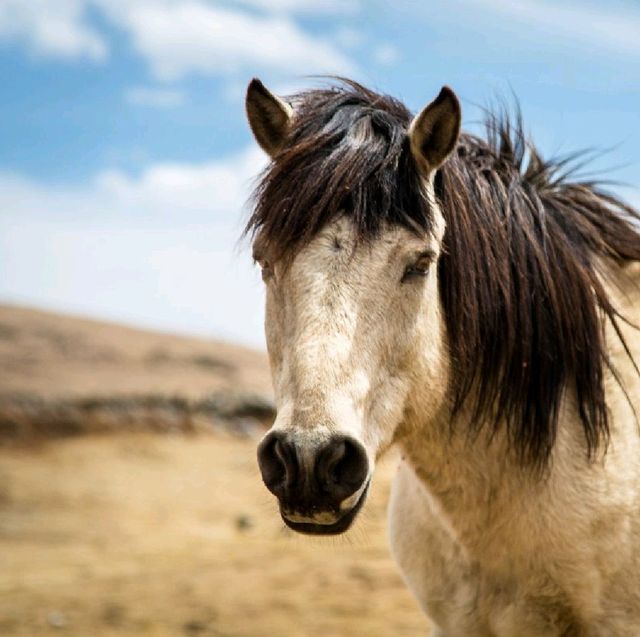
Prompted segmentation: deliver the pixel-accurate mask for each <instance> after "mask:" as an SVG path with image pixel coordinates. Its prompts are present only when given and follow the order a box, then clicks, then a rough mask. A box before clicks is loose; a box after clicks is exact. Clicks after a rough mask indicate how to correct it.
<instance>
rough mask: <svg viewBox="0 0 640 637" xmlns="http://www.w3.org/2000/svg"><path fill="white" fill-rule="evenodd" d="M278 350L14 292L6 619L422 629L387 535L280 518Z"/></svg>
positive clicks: (2, 565) (2, 389)
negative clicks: (316, 533)
mask: <svg viewBox="0 0 640 637" xmlns="http://www.w3.org/2000/svg"><path fill="white" fill-rule="evenodd" d="M269 387H270V384H269V376H268V370H267V365H266V361H265V357H264V355H262V354H260V353H256V352H252V351H250V350H247V349H243V348H239V347H235V346H231V345H228V344H224V343H216V342H210V341H204V340H199V339H193V338H186V337H178V336H172V335H166V334H157V333H151V332H146V331H142V330H135V329H131V328H127V327H122V326H118V325H112V324H107V323H99V322H95V321H88V320H84V319H77V318H70V317H66V316H60V315H56V314H52V313H45V312H38V311H34V310H29V309H24V308H15V307H7V306H4V307H3V306H0V443H1V444H0V635H2V636H3V637H4V636H14V635H22V636H24V637H27V636H28V637H37V636H39V635H70V636H76V637H88V636H94V635H95V636H102V635H105V636H107V637H109V636H118V637H125V636H127V637H129V636H138V635H141V636H146V635H153V636H165V635H166V636H170V635H171V636H175V635H210V636H218V637H261V636H267V635H268V636H278V637H293V636H296V637H297V636H303V637H304V636H310V637H314V636H320V635H322V636H324V637H329V636H331V637H334V636H335V637H339V636H345V637H347V636H349V637H351V636H353V637H359V636H361V637H365V636H367V637H376V636H387V635H388V636H391V635H394V636H397V635H407V636H413V635H416V636H417V635H420V636H424V635H425V634H426V632H427V626H426V622H425V620H424V619H423V617H422V616H421V614H420V613H419V611H418V609H417V607H416V605H415V603H414V601H413V600H412V598H411V597H410V595H409V593H408V592H407V591H406V589H405V587H404V585H403V584H402V582H401V580H400V577H399V575H398V572H397V570H396V567H395V565H394V564H393V562H392V561H391V558H390V556H389V552H388V549H387V542H386V538H385V522H384V518H385V514H384V509H385V505H386V498H387V495H388V488H389V480H390V477H391V475H392V472H393V462H392V461H389V462H388V463H387V464H386V465H384V466H383V467H381V469H380V470H379V471H378V474H377V477H376V481H375V484H374V488H373V490H372V494H371V498H370V501H369V503H368V505H367V507H365V510H364V511H363V515H362V516H361V519H360V520H359V521H358V523H357V524H356V526H355V528H354V529H353V530H352V531H350V532H349V534H347V535H346V536H344V537H341V538H333V539H328V540H322V541H321V540H315V539H312V538H303V537H300V536H296V535H294V534H292V533H291V532H289V531H287V530H286V529H285V528H284V527H283V525H282V523H281V522H279V521H278V516H277V512H276V509H275V506H274V503H273V501H272V499H271V497H270V496H269V494H268V493H267V492H266V489H264V487H263V486H262V485H261V483H260V478H259V475H258V471H257V467H256V464H255V444H256V442H255V441H256V437H257V436H259V435H260V433H261V431H262V430H263V428H264V426H265V424H266V423H267V422H268V420H269V418H270V417H271V416H272V407H271V404H270V398H269Z"/></svg>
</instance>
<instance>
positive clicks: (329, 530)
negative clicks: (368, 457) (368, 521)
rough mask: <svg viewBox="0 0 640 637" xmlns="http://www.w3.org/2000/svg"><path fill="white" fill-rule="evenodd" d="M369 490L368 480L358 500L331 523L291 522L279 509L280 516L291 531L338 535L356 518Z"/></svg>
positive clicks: (306, 533) (307, 533) (305, 533)
mask: <svg viewBox="0 0 640 637" xmlns="http://www.w3.org/2000/svg"><path fill="white" fill-rule="evenodd" d="M368 491H369V482H367V486H366V487H365V488H364V489H363V490H362V493H361V494H360V497H359V498H358V501H357V502H356V503H355V504H354V505H353V507H351V508H350V509H349V510H348V511H347V512H346V513H344V514H343V515H342V516H341V517H340V518H338V520H337V521H336V522H334V523H333V524H314V523H312V522H293V521H291V520H288V519H287V518H286V517H285V515H284V514H283V513H282V511H280V516H281V517H282V520H283V521H284V523H285V524H286V525H287V526H288V527H289V528H290V529H292V530H293V531H296V532H297V533H303V534H304V535H340V534H341V533H344V532H345V531H347V530H348V529H349V528H350V527H351V525H352V524H353V521H354V520H355V519H356V516H357V515H358V513H359V511H360V509H361V508H362V505H363V504H364V502H365V500H366V499H367V492H368Z"/></svg>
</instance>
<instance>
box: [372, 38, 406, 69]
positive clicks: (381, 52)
mask: <svg viewBox="0 0 640 637" xmlns="http://www.w3.org/2000/svg"><path fill="white" fill-rule="evenodd" d="M373 59H374V60H375V61H376V62H378V64H382V65H383V66H391V65H392V64H395V63H396V62H397V61H398V60H399V59H400V51H398V49H397V48H396V47H395V46H394V45H393V44H390V43H388V42H386V43H384V44H379V45H378V46H377V47H376V48H375V49H374V50H373Z"/></svg>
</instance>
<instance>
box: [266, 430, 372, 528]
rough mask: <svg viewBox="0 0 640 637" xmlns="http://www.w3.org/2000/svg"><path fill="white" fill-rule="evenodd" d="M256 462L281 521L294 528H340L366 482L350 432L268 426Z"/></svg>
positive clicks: (361, 452)
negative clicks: (321, 433)
mask: <svg viewBox="0 0 640 637" xmlns="http://www.w3.org/2000/svg"><path fill="white" fill-rule="evenodd" d="M258 465H259V466H260V471H261V473H262V479H263V481H264V483H265V485H266V487H267V489H269V491H271V493H273V494H274V495H275V496H276V497H277V498H278V502H279V504H280V514H281V516H282V519H283V520H284V522H285V524H286V525H287V526H288V527H289V528H291V529H293V530H294V531H298V532H299V533H308V534H313V535H336V534H338V533H343V532H344V531H346V530H347V529H348V528H349V527H350V526H351V523H352V522H353V520H354V519H355V517H356V515H357V514H358V511H359V510H360V509H361V508H362V505H363V504H364V501H365V499H366V495H367V491H368V488H369V461H368V459H367V453H366V451H365V449H364V447H363V446H362V444H360V443H359V442H358V441H357V440H355V439H354V438H351V437H350V436H345V435H338V434H334V435H332V436H330V437H329V438H327V439H321V440H318V439H316V438H313V437H309V436H304V435H299V434H296V433H295V432H284V431H272V432H270V433H269V434H267V436H266V437H265V438H264V439H263V441H262V442H261V443H260V445H259V446H258Z"/></svg>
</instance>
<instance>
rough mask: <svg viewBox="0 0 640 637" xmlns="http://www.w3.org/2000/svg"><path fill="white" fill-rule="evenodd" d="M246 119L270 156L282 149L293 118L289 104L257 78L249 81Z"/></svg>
mask: <svg viewBox="0 0 640 637" xmlns="http://www.w3.org/2000/svg"><path fill="white" fill-rule="evenodd" d="M245 107H246V109H247V119H248V120H249V125H250V126H251V131H252V132H253V136H254V137H255V138H256V141H257V142H258V144H260V146H261V147H262V150H264V151H265V152H266V153H267V154H268V155H269V156H270V157H273V156H274V155H276V154H277V153H278V151H279V150H281V149H282V147H283V145H284V142H285V139H286V136H287V133H288V131H289V125H290V124H291V120H292V118H293V109H292V108H291V105H290V104H287V102H285V101H284V100H281V99H280V98H279V97H278V96H277V95H274V94H273V93H272V92H271V91H269V89H267V87H266V86H265V85H264V84H263V83H262V82H261V81H260V80H259V79H257V78H254V79H253V80H251V82H249V86H248V88H247V97H246V100H245Z"/></svg>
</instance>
